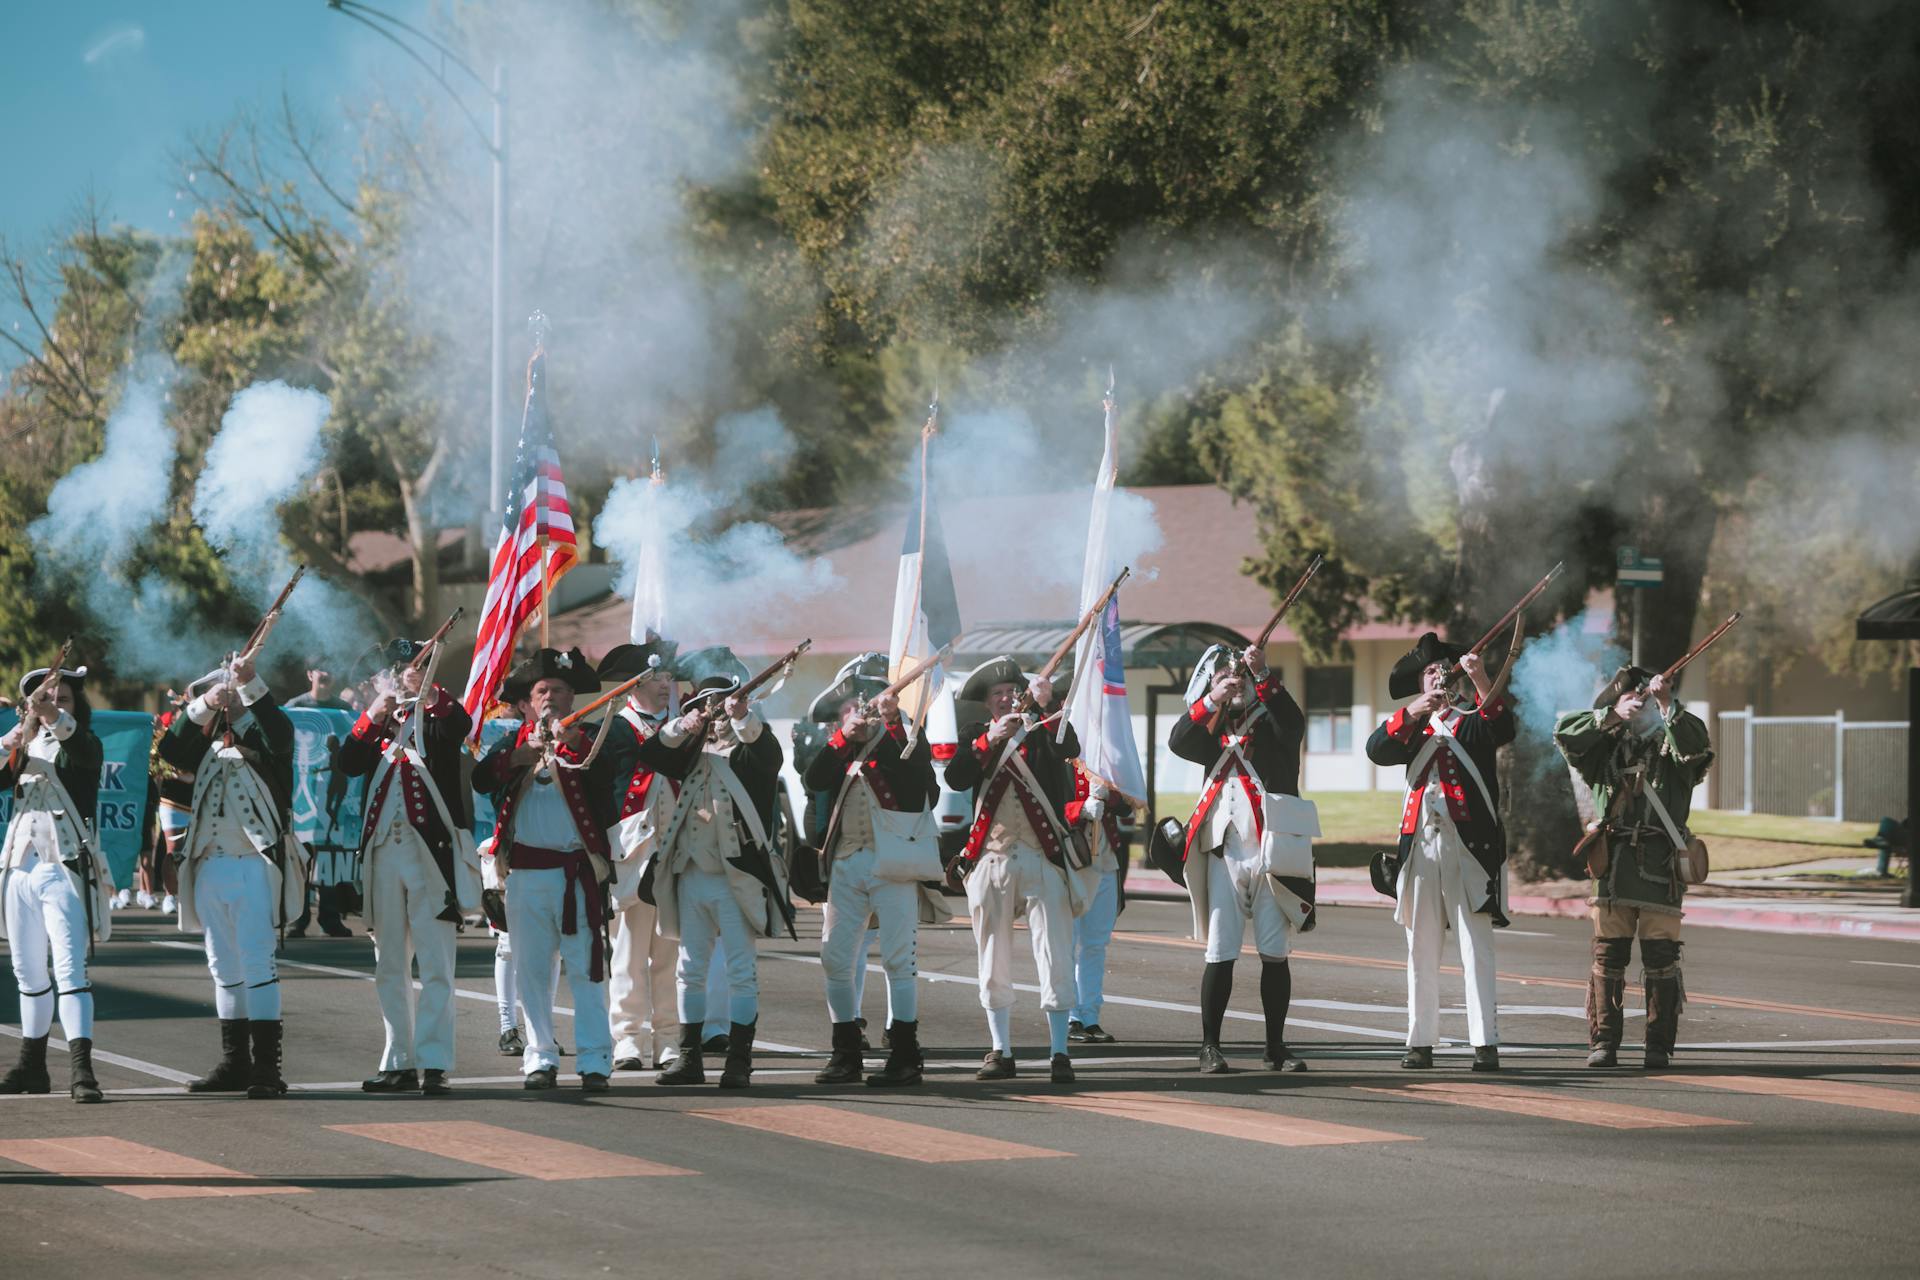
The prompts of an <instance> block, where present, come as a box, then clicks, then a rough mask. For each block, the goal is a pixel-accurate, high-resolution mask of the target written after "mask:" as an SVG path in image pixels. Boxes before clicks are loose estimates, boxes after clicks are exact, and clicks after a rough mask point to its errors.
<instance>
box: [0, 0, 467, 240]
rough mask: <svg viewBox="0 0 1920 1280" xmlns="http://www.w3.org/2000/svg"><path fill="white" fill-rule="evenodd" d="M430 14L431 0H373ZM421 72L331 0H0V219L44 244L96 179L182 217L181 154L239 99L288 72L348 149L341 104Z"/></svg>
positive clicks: (274, 98) (118, 207)
mask: <svg viewBox="0 0 1920 1280" xmlns="http://www.w3.org/2000/svg"><path fill="white" fill-rule="evenodd" d="M373 2H374V3H376V4H377V5H378V7H380V8H383V9H386V10H388V11H389V12H392V13H395V14H396V15H398V16H400V17H402V18H405V19H406V20H408V21H410V22H413V23H415V24H416V25H426V18H425V15H426V12H427V10H428V3H427V0H373ZM387 82H391V83H393V85H394V89H395V92H394V94H393V96H394V98H395V99H397V100H401V101H405V100H410V99H412V98H413V97H414V96H415V95H416V94H418V93H419V92H420V90H421V87H422V86H423V85H426V86H430V85H431V82H430V81H427V80H426V77H425V74H424V73H423V72H421V71H420V70H419V68H418V67H416V66H414V65H413V64H412V63H410V62H408V61H407V60H406V59H405V57H404V56H403V55H402V54H400V53H399V52H398V51H396V50H394V49H393V48H391V47H390V46H388V45H387V44H385V42H384V41H382V40H381V39H380V38H379V37H378V36H376V35H375V34H373V33H372V32H370V31H368V30H367V29H366V28H365V27H362V26H360V25H359V24H357V23H355V22H352V21H349V20H348V19H346V18H344V17H342V16H341V15H340V14H337V13H333V12H330V11H329V10H328V9H327V6H326V3H325V0H146V2H145V3H141V2H139V0H0V153H3V154H4V155H5V156H6V173H7V180H6V182H5V183H4V184H3V185H0V234H3V235H5V237H6V238H7V240H8V241H9V242H10V244H11V245H12V246H14V248H15V251H16V252H19V251H22V250H28V249H33V248H37V247H39V246H40V245H42V244H44V243H45V242H46V240H47V238H48V237H49V235H50V234H51V233H53V232H55V231H57V230H58V229H59V227H60V226H61V225H62V224H63V223H64V222H65V221H66V219H67V218H68V217H69V216H70V215H71V214H72V212H73V211H74V209H75V208H76V207H77V206H78V205H79V203H80V202H81V201H82V200H83V199H84V197H85V195H86V193H87V191H88V190H89V189H90V188H91V189H92V190H93V191H94V192H95V193H96V194H97V196H98V197H99V199H100V200H101V202H102V204H103V205H104V206H105V208H106V209H107V211H108V212H109V213H110V214H111V215H112V217H113V219H114V220H115V221H117V222H124V223H130V224H132V225H134V226H138V227H144V228H148V229H151V230H155V231H164V230H166V229H168V228H169V227H174V226H179V225H182V224H184V223H185V222H186V220H187V219H188V217H189V216H190V215H191V213H192V203H191V198H190V195H188V194H187V193H186V186H185V184H184V183H183V182H182V181H181V179H180V174H179V171H178V169H177V167H176V166H175V165H174V164H173V163H172V160H171V157H172V156H173V155H175V154H177V153H178V152H180V151H181V150H182V149H183V147H184V143H185V141H186V139H187V138H188V137H189V136H190V135H191V134H193V133H195V132H203V133H210V132H213V131H215V130H217V129H218V128H219V127H220V126H221V125H223V124H225V123H226V122H228V121H229V120H231V119H232V118H233V116H234V114H235V112H236V111H238V110H239V109H241V108H242V107H249V106H250V107H255V108H258V109H260V110H262V111H271V110H275V109H277V106H278V103H279V98H280V92H281V89H282V87H283V86H284V87H285V88H286V89H287V91H288V92H289V93H290V94H291V95H292V97H293V100H294V103H295V105H296V107H297V108H298V109H299V110H300V111H301V112H302V114H303V115H304V116H305V118H306V120H307V121H308V122H309V123H310V124H312V125H314V126H321V127H326V128H330V129H337V130H339V132H338V133H337V134H336V136H337V137H338V139H339V141H340V142H341V143H342V144H343V146H342V148H341V153H342V155H349V154H351V151H350V147H348V146H346V145H344V144H350V143H351V141H352V139H351V136H350V135H349V134H348V133H347V132H346V129H347V122H348V116H347V111H346V108H347V106H348V105H349V104H350V103H351V102H352V101H353V100H354V99H355V98H356V97H359V96H361V95H364V94H365V93H366V92H368V91H369V90H370V89H371V88H373V87H374V86H376V85H379V84H382V83H387Z"/></svg>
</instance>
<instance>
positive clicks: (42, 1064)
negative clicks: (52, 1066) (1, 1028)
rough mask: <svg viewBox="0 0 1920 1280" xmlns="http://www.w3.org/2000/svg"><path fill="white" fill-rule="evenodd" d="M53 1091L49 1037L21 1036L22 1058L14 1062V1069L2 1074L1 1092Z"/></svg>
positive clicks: (0, 1080)
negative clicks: (50, 1075)
mask: <svg viewBox="0 0 1920 1280" xmlns="http://www.w3.org/2000/svg"><path fill="white" fill-rule="evenodd" d="M48 1034H49V1035H50V1034H52V1033H51V1032H49V1033H48ZM52 1092H53V1081H52V1079H51V1078H49V1077H48V1075H47V1037H46V1036H35V1037H34V1038H33V1039H31V1040H29V1039H26V1038H25V1037H24V1036H23V1037H21V1040H20V1060H19V1061H18V1062H16V1063H14V1064H13V1070H11V1071H9V1072H7V1074H6V1075H5V1076H0V1093H52Z"/></svg>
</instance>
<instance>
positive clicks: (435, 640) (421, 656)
mask: <svg viewBox="0 0 1920 1280" xmlns="http://www.w3.org/2000/svg"><path fill="white" fill-rule="evenodd" d="M466 611H467V608H466V606H465V605H460V606H459V607H457V608H455V609H454V611H453V612H452V613H450V614H448V615H447V620H446V621H445V622H443V623H441V624H440V629H439V630H438V631H436V632H434V633H433V634H432V635H431V636H428V637H427V642H426V643H425V644H423V645H421V646H420V651H419V652H418V653H416V654H414V655H413V661H411V662H409V663H408V664H407V670H409V671H418V670H420V668H422V667H424V666H426V665H427V658H428V657H429V656H431V655H432V653H433V649H434V646H435V645H437V644H439V643H440V642H441V641H442V640H445V639H446V638H447V632H449V631H451V630H453V624H454V623H456V622H458V621H460V615H461V614H463V613H465V612H466Z"/></svg>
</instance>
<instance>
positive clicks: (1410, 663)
mask: <svg viewBox="0 0 1920 1280" xmlns="http://www.w3.org/2000/svg"><path fill="white" fill-rule="evenodd" d="M1465 652H1466V650H1465V649H1464V648H1462V647H1461V646H1459V645H1457V644H1448V643H1447V642H1446V641H1445V640H1442V639H1441V638H1440V637H1439V636H1437V635H1435V634H1434V633H1433V632H1431V631H1429V632H1427V634H1425V635H1423V636H1421V637H1420V643H1419V644H1416V645H1414V646H1413V648H1412V650H1411V651H1409V652H1408V653H1407V654H1406V656H1404V657H1402V658H1401V659H1400V661H1398V662H1396V663H1394V664H1393V670H1392V671H1391V672H1389V673H1388V675H1387V694H1388V695H1389V696H1390V697H1394V698H1411V697H1413V696H1414V695H1415V694H1417V693H1419V692H1420V673H1421V672H1423V671H1425V670H1426V669H1427V668H1428V667H1430V666H1432V665H1433V664H1434V663H1436V662H1453V661H1454V660H1456V659H1458V658H1459V657H1460V655H1462V654H1464V653H1465Z"/></svg>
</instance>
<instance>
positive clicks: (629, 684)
mask: <svg viewBox="0 0 1920 1280" xmlns="http://www.w3.org/2000/svg"><path fill="white" fill-rule="evenodd" d="M661 671H662V669H661V668H651V667H650V668H648V669H647V670H645V671H642V672H641V673H640V674H639V675H637V676H633V677H631V678H630V679H626V680H622V681H621V682H620V683H619V684H617V685H615V686H613V688H611V689H609V690H607V691H606V692H605V693H603V694H601V695H600V696H599V697H597V698H595V699H594V700H593V701H592V702H589V703H588V704H587V705H586V706H584V707H581V708H580V709H579V710H578V711H576V712H574V713H573V714H572V715H569V716H565V717H563V718H562V719H561V721H560V727H561V728H562V729H571V728H573V726H574V725H576V724H578V723H579V722H580V721H582V720H584V719H586V718H587V717H588V716H590V715H592V714H593V713H594V712H596V711H598V710H599V709H600V708H602V707H604V706H606V705H607V704H608V703H609V702H612V701H613V700H614V699H615V698H618V697H619V696H620V695H621V694H623V693H625V692H627V691H628V690H629V689H632V688H633V687H635V686H636V685H638V684H639V683H640V682H641V681H642V680H645V679H646V678H647V677H648V676H655V675H659V674H661Z"/></svg>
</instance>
